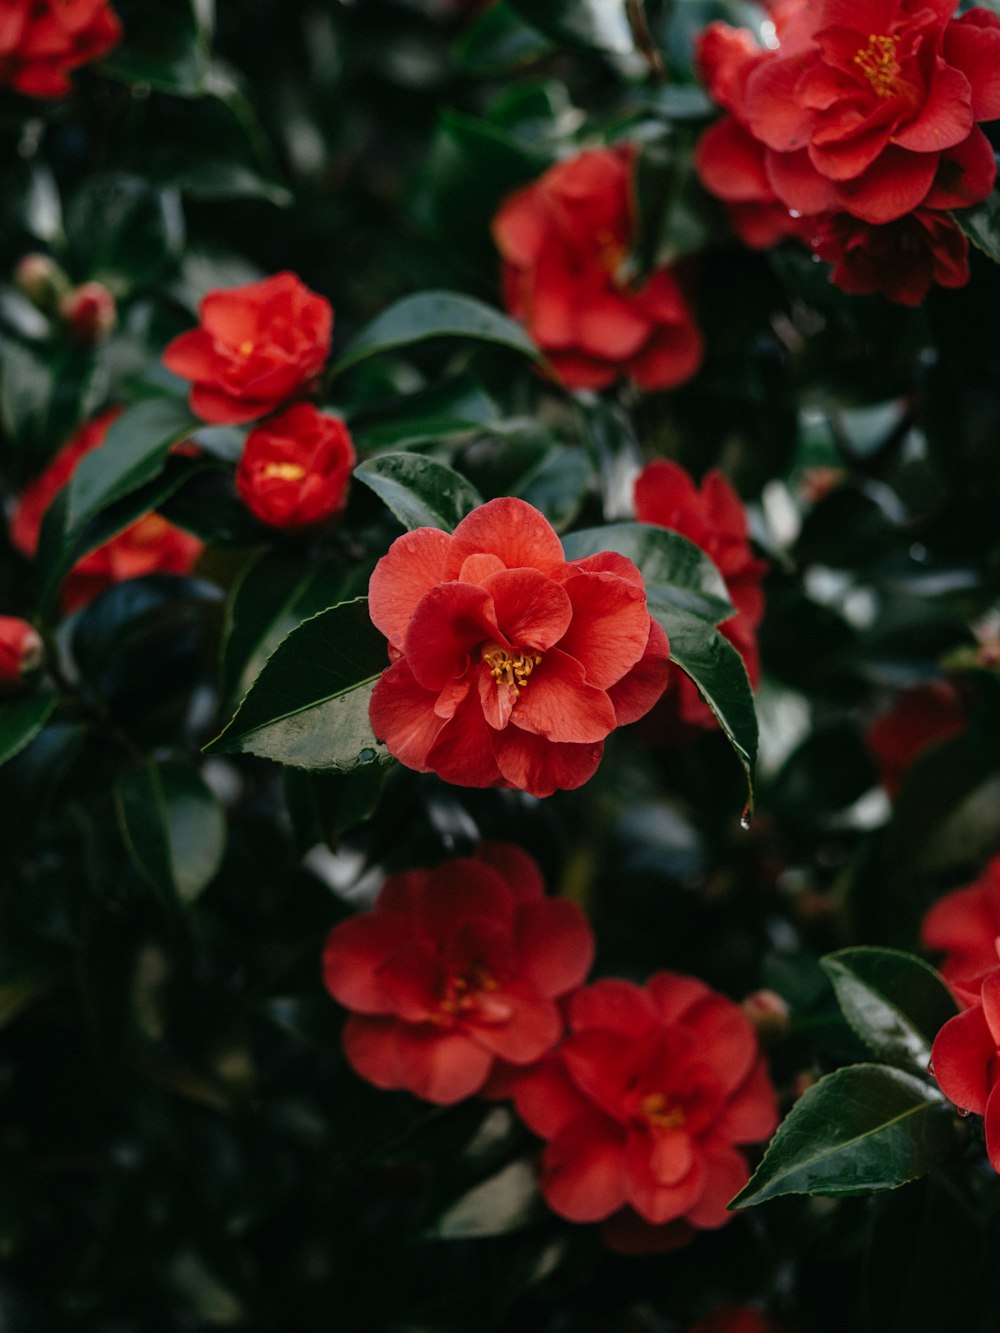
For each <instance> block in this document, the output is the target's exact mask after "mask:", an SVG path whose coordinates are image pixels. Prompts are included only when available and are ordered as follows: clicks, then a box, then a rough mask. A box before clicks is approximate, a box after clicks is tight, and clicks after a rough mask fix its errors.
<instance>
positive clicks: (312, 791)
mask: <svg viewBox="0 0 1000 1333" xmlns="http://www.w3.org/2000/svg"><path fill="white" fill-rule="evenodd" d="M385 776H386V770H385V769H384V768H382V767H381V766H380V765H379V764H368V765H366V766H365V767H364V768H356V769H354V770H352V771H351V772H350V773H337V772H333V773H303V772H302V771H301V770H300V769H297V768H286V769H285V771H284V774H283V775H282V777H283V783H284V788H285V804H286V805H287V806H288V813H289V815H290V817H291V820H292V827H293V828H294V829H295V836H296V837H297V839H298V841H299V844H300V845H301V846H303V847H311V846H312V845H313V844H314V843H317V842H325V843H328V844H329V845H330V846H335V845H336V844H337V842H338V841H339V840H340V838H341V837H342V836H343V834H345V833H347V832H348V831H349V830H350V829H352V828H354V827H355V825H357V824H360V823H361V822H362V821H363V820H365V819H367V818H368V816H369V815H371V814H372V813H373V812H374V810H375V807H376V806H377V805H378V802H379V797H380V796H381V795H382V786H383V784H384V782H385Z"/></svg>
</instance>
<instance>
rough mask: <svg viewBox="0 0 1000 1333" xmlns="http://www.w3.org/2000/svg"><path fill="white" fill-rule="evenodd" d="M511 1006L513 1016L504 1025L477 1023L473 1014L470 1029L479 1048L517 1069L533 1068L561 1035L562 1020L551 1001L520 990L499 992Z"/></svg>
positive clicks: (468, 1025) (469, 1022)
mask: <svg viewBox="0 0 1000 1333" xmlns="http://www.w3.org/2000/svg"><path fill="white" fill-rule="evenodd" d="M496 993H497V995H498V996H500V998H501V999H503V1000H504V1001H506V1002H507V1003H508V1004H510V1006H511V1009H512V1012H511V1015H510V1018H509V1019H508V1020H507V1021H506V1022H505V1023H496V1024H489V1023H483V1024H480V1023H477V1022H476V1019H475V1015H474V1014H473V1015H472V1016H471V1017H470V1019H469V1021H468V1023H467V1028H468V1031H469V1033H470V1035H472V1036H473V1037H474V1038H475V1040H476V1041H478V1042H479V1044H480V1045H481V1046H483V1047H485V1048H486V1050H488V1051H490V1052H491V1053H492V1054H493V1055H496V1056H499V1057H500V1059H502V1060H509V1061H510V1063H511V1064H514V1065H530V1064H534V1062H535V1061H536V1060H539V1059H540V1058H541V1057H542V1056H543V1055H545V1054H546V1052H548V1051H551V1050H552V1048H553V1046H555V1044H556V1042H557V1041H558V1040H559V1038H560V1036H561V1035H562V1018H561V1017H560V1014H559V1010H558V1008H557V1007H556V1006H555V1005H554V1004H553V1003H552V1001H551V1000H544V999H542V998H541V997H539V996H532V995H528V994H526V993H521V994H518V988H516V987H512V988H511V989H509V990H501V991H498V992H496Z"/></svg>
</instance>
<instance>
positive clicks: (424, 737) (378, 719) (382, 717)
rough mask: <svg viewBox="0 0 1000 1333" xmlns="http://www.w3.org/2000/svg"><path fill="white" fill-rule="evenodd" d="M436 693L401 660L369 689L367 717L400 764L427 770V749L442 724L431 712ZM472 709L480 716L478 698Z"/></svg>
mask: <svg viewBox="0 0 1000 1333" xmlns="http://www.w3.org/2000/svg"><path fill="white" fill-rule="evenodd" d="M436 699H437V695H436V694H435V693H434V691H433V690H425V689H424V688H423V686H421V685H418V684H417V682H416V681H415V680H414V678H413V672H412V671H411V670H410V668H409V666H408V665H407V663H406V661H405V660H404V659H401V660H400V661H398V662H396V663H395V664H394V665H393V666H391V667H390V668H389V669H388V671H384V672H383V673H382V677H381V679H380V680H379V681H378V682H377V684H376V686H375V689H374V691H373V692H372V697H371V702H370V703H369V705H368V716H369V719H370V720H371V724H372V730H373V731H374V732H375V735H376V736H377V737H378V739H379V740H380V741H384V742H385V744H386V745H387V746H388V747H389V751H390V753H391V754H393V755H394V756H395V757H396V758H397V759H398V760H399V762H400V763H401V764H405V765H406V767H407V768H414V769H416V770H417V772H418V773H427V772H429V771H430V769H431V768H432V767H433V765H432V764H431V763H430V762H429V760H428V755H429V752H430V750H431V748H432V746H433V745H434V742H435V741H436V740H437V739H438V737H439V736H440V734H441V731H442V729H443V728H444V727H445V726H451V725H453V724H452V723H446V722H445V720H444V719H443V718H440V717H438V716H437V714H436V713H435V712H434V703H435V701H436ZM476 711H477V712H478V713H479V714H480V716H482V710H481V709H480V708H479V701H478V700H477V701H476Z"/></svg>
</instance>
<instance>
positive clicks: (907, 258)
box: [810, 208, 969, 306]
mask: <svg viewBox="0 0 1000 1333" xmlns="http://www.w3.org/2000/svg"><path fill="white" fill-rule="evenodd" d="M810 244H811V245H812V249H813V252H814V253H815V254H817V255H818V256H819V257H820V259H825V260H826V261H827V262H828V263H830V264H833V266H834V268H833V273H832V274H831V275H830V280H831V281H832V282H833V283H834V284H835V285H836V286H838V287H839V288H840V289H841V291H845V292H853V293H855V294H856V295H861V296H865V295H868V294H869V293H871V292H881V293H882V295H883V296H887V297H888V298H889V300H890V301H896V302H898V303H899V304H900V305H910V306H916V305H919V304H920V302H921V301H922V300H923V299H924V297H925V296H926V295H927V293H928V291H929V290H930V287H931V284H932V283H935V282H936V283H937V284H938V286H939V287H964V286H965V284H966V283H967V282H968V281H969V242H968V241H967V240H966V239H965V236H964V234H963V233H962V231H961V230H960V229H959V227H958V226H957V224H956V223H955V222H953V221H952V219H951V218H950V217H949V216H948V214H947V213H939V212H935V211H933V210H932V209H929V208H918V209H916V210H914V212H912V213H907V214H906V216H905V217H902V218H898V219H897V220H896V221H895V222H887V223H885V224H884V225H883V226H881V227H875V226H872V224H871V223H870V222H861V221H860V220H859V219H858V218H853V217H851V215H850V214H849V213H835V214H833V215H831V216H828V217H823V218H817V219H816V220H815V225H814V227H813V231H812V238H811V242H810Z"/></svg>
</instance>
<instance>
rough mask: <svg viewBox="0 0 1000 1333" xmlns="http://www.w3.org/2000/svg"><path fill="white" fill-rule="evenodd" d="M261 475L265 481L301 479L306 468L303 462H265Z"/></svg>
mask: <svg viewBox="0 0 1000 1333" xmlns="http://www.w3.org/2000/svg"><path fill="white" fill-rule="evenodd" d="M260 475H261V476H262V477H263V478H264V479H265V481H270V480H271V479H272V478H273V479H274V480H275V481H301V480H302V478H303V477H304V476H305V475H306V470H305V468H304V467H303V466H302V464H301V463H265V464H264V466H263V467H262V468H261V470H260Z"/></svg>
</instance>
